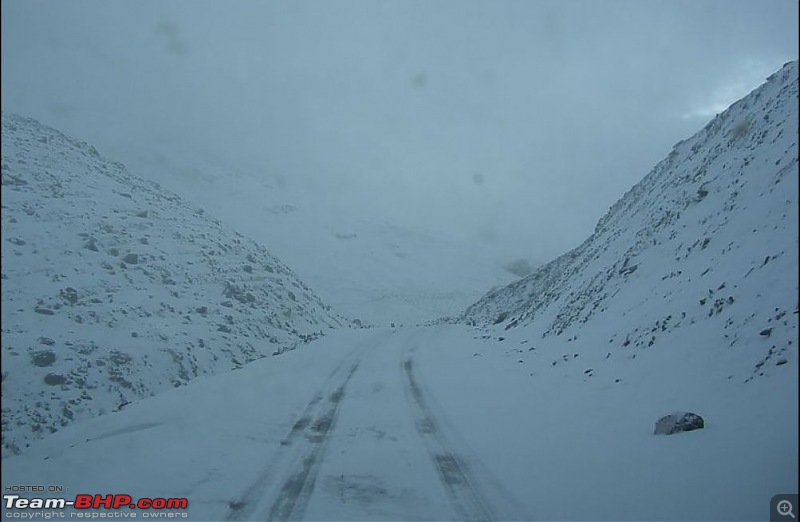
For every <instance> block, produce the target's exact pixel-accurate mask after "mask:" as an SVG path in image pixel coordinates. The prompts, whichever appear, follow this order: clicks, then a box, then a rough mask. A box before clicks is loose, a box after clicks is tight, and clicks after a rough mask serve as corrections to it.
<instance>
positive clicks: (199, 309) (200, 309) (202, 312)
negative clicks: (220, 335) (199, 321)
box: [195, 306, 208, 315]
mask: <svg viewBox="0 0 800 522" xmlns="http://www.w3.org/2000/svg"><path fill="white" fill-rule="evenodd" d="M195 312H197V313H198V314H200V315H206V314H207V313H208V307H207V306H198V307H197V308H195Z"/></svg>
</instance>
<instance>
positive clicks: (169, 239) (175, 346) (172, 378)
mask: <svg viewBox="0 0 800 522" xmlns="http://www.w3.org/2000/svg"><path fill="white" fill-rule="evenodd" d="M2 126H3V135H2V136H3V141H2V143H3V148H2V189H3V190H2V243H3V248H2V303H3V307H2V376H3V381H2V388H3V425H2V429H3V454H4V455H7V454H14V453H19V452H21V451H23V450H24V448H25V447H26V445H27V444H28V442H29V441H30V440H31V439H33V438H40V437H42V436H44V435H46V434H48V433H51V432H54V431H56V430H58V429H59V428H60V427H62V426H66V425H67V424H69V423H71V422H74V421H77V420H79V419H81V418H86V417H91V416H95V415H98V414H103V413H104V412H109V411H114V410H117V409H119V408H123V407H124V405H125V404H126V403H128V402H130V401H135V400H137V399H139V398H142V397H146V396H150V395H153V394H156V393H158V392H159V391H161V390H164V389H166V388H169V387H174V386H181V385H183V384H185V383H187V382H189V381H191V380H192V379H195V378H197V377H199V376H202V375H209V374H214V373H218V372H224V371H228V370H231V369H235V368H239V367H241V366H242V365H244V364H246V363H248V362H250V361H253V360H255V359H258V358H261V357H264V356H267V355H271V354H273V353H280V352H282V351H284V350H287V349H291V348H292V347H294V346H295V345H296V344H297V343H302V342H304V341H309V340H311V339H313V338H315V337H317V336H319V335H321V334H323V333H324V332H325V331H326V330H328V329H330V328H334V327H338V326H342V325H344V324H346V321H345V320H343V319H342V318H341V317H339V316H337V315H336V314H334V313H333V312H332V311H331V310H330V307H328V306H326V305H325V304H323V303H322V302H321V301H320V299H319V298H318V297H317V296H316V295H315V294H314V292H313V291H312V290H310V289H309V288H308V287H307V286H306V285H305V284H304V283H303V282H302V281H300V280H299V279H298V278H297V277H296V276H295V275H294V274H293V273H292V271H291V270H289V269H288V268H287V267H286V266H285V265H283V264H282V263H281V262H280V261H278V260H277V259H276V258H274V257H273V256H271V255H270V254H269V253H268V252H267V251H266V250H265V249H264V248H263V247H262V246H259V245H257V244H255V243H254V242H253V241H250V240H248V239H247V238H245V237H242V236H241V235H240V234H238V233H236V232H234V231H232V230H230V229H228V228H226V227H224V226H223V225H221V224H220V223H219V222H218V221H217V220H215V219H212V218H210V217H208V216H206V215H205V214H204V212H203V210H202V209H198V208H194V207H192V206H190V205H189V204H187V203H186V202H185V201H183V200H182V199H181V198H179V197H177V196H175V195H174V194H171V193H169V192H167V191H164V190H162V189H161V188H160V187H159V186H158V185H157V184H154V183H151V182H147V181H145V180H143V179H140V178H138V177H136V176H134V175H132V174H131V173H129V172H128V171H127V170H126V169H125V167H124V166H123V165H121V164H119V163H115V162H112V161H109V160H107V159H105V158H103V157H102V156H100V155H99V154H98V152H97V151H96V150H95V149H94V148H93V147H92V146H90V145H87V144H86V143H81V142H78V141H76V140H73V139H71V138H69V137H67V136H65V135H63V134H61V133H59V132H58V131H56V130H53V129H51V128H48V127H46V126H43V125H41V124H39V123H38V122H36V121H35V120H31V119H27V118H22V117H19V116H16V115H13V114H7V113H3V115H2Z"/></svg>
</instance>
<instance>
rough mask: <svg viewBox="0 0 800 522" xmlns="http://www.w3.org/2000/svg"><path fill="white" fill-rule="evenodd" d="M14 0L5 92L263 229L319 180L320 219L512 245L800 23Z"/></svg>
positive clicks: (575, 233) (730, 15)
mask: <svg viewBox="0 0 800 522" xmlns="http://www.w3.org/2000/svg"><path fill="white" fill-rule="evenodd" d="M2 9H3V12H2V15H3V16H2V19H3V32H2V38H3V50H2V52H3V60H2V67H3V69H2V71H3V75H2V77H3V89H2V96H3V98H2V103H3V108H4V109H5V110H10V111H13V112H16V113H19V114H24V115H28V116H32V117H35V118H37V119H39V120H40V121H42V122H43V123H45V124H50V125H53V126H55V127H57V128H59V129H60V130H63V131H65V132H69V133H70V134H71V135H74V136H76V137H78V138H80V139H83V140H86V141H90V142H91V143H93V144H94V145H95V146H96V147H98V149H99V150H100V151H101V152H102V153H104V154H107V155H109V156H110V157H114V158H116V159H118V160H119V161H122V162H124V163H125V164H126V165H128V166H129V167H131V168H133V169H134V170H135V171H136V172H138V173H139V174H141V175H143V176H145V177H148V178H151V179H154V180H157V181H159V182H161V183H163V184H164V185H165V186H166V187H169V188H170V189H172V190H174V191H177V192H178V193H180V194H182V195H184V196H185V197H188V198H190V199H192V200H193V201H195V202H197V203H200V204H201V205H202V206H204V207H206V208H207V210H208V211H210V212H212V213H214V214H215V215H216V216H218V217H220V218H224V219H226V221H228V222H230V223H231V224H232V225H234V226H235V227H237V229H239V230H241V231H243V232H247V233H248V234H250V235H252V236H253V237H256V239H263V240H264V241H268V240H271V239H272V238H271V237H270V236H269V235H268V234H267V233H263V234H256V233H254V232H258V228H257V226H256V225H254V224H253V223H258V222H260V221H262V220H264V219H267V218H268V217H269V216H268V215H267V214H265V213H264V211H263V209H262V208H261V206H260V205H259V204H258V203H259V202H261V201H263V200H274V199H281V200H285V201H286V202H287V203H289V204H294V205H298V203H305V202H309V203H308V204H309V205H310V206H312V207H313V208H314V211H313V215H314V217H315V218H316V220H317V221H318V222H328V221H330V220H331V219H337V216H339V215H340V214H342V213H345V214H352V215H354V216H355V217H356V218H357V219H366V220H369V221H372V222H381V223H383V222H387V223H389V224H391V225H392V226H401V227H415V228H422V229H423V231H424V232H426V233H429V234H433V235H434V236H435V237H437V238H439V237H449V238H451V239H463V240H467V241H468V242H470V243H471V248H472V249H473V251H475V252H476V255H479V256H482V257H487V256H488V257H489V258H491V259H493V260H494V262H495V263H496V264H498V265H505V264H506V263H509V262H513V261H514V260H515V259H518V258H525V259H529V260H530V261H531V262H532V263H533V264H534V265H538V264H541V263H544V262H546V261H547V260H549V259H551V258H553V257H555V256H557V255H559V254H560V253H562V252H564V251H566V250H568V249H570V248H572V247H574V245H576V244H577V243H579V242H580V241H581V240H582V239H583V238H584V237H586V235H587V234H589V233H590V232H591V230H592V227H593V226H594V223H595V222H596V220H597V219H598V218H599V217H600V216H601V215H603V214H604V213H605V211H606V210H607V209H608V208H609V207H610V206H611V204H613V203H614V201H616V199H617V198H618V197H619V196H620V195H621V194H622V193H623V192H624V191H625V190H626V189H627V188H628V187H629V186H631V185H632V184H633V183H635V182H636V181H638V179H639V177H640V173H641V172H645V171H647V170H648V169H649V168H650V167H651V166H652V165H654V164H655V163H656V162H657V161H659V160H660V158H662V157H663V156H664V155H665V154H666V153H668V152H669V150H670V148H671V147H672V145H673V144H674V143H675V142H676V141H678V140H680V139H682V138H683V137H685V136H687V135H689V134H691V133H693V132H694V131H695V130H696V129H697V128H698V127H700V126H702V125H704V124H705V123H706V122H707V121H708V120H709V119H710V118H711V117H713V116H714V114H716V113H718V112H720V111H721V110H723V109H724V108H725V107H727V105H729V104H730V103H732V102H733V101H735V100H736V99H738V98H740V97H741V96H744V95H745V94H747V93H748V92H749V91H750V90H752V89H753V88H755V87H756V86H757V85H759V84H760V83H761V82H763V80H764V78H766V76H768V75H769V74H771V73H772V72H773V71H774V70H776V69H777V68H778V67H780V65H782V64H783V63H785V62H787V61H789V60H791V59H795V58H796V57H797V41H798V32H797V24H796V20H797V3H796V2H793V1H791V0H771V1H770V2H768V3H767V4H763V3H762V2H758V1H747V0H736V1H730V0H724V1H713V0H705V1H702V2H695V1H688V0H685V1H684V0H680V1H675V2H667V3H665V2H655V1H616V2H591V1H581V0H570V1H566V2H565V1H547V0H545V1H530V2H514V1H499V2H475V1H469V0H468V1H460V0H458V1H437V2H424V1H416V0H409V1H398V2H392V1H379V2H373V1H364V0H342V1H337V2H318V1H299V2H291V3H282V2H260V1H248V0H243V1H237V2H234V3H232V4H231V3H229V2H218V1H213V0H205V1H203V0H201V1H177V2H169V3H163V2H157V1H147V0H146V1H144V2H111V3H98V2H93V1H85V0H79V1H73V2H68V3H47V2H39V1H33V2H27V1H25V2H20V1H14V0H11V1H5V2H3V4H2ZM298 206H302V205H298ZM308 229H309V227H308V226H305V225H304V226H300V227H299V229H298V230H297V234H298V235H300V236H302V235H303V234H307V233H310V232H309V231H308ZM352 248H359V247H358V246H355V247H352ZM360 251H361V252H362V253H363V255H369V250H368V249H360ZM277 253H278V255H280V256H282V257H283V258H284V259H286V260H287V261H289V259H288V258H287V256H290V255H292V252H291V249H283V248H281V249H280V250H278V251H277ZM301 275H304V276H308V275H311V274H303V273H301ZM489 284H490V285H491V284H495V281H490V282H489Z"/></svg>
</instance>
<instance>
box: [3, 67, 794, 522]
mask: <svg viewBox="0 0 800 522" xmlns="http://www.w3.org/2000/svg"><path fill="white" fill-rule="evenodd" d="M797 74H798V70H797V63H792V64H788V65H787V66H786V67H784V69H783V70H781V71H780V72H778V73H777V74H776V75H774V76H772V77H771V78H770V79H769V81H768V83H767V84H766V85H765V86H763V87H761V88H760V89H758V90H757V91H755V92H754V93H753V94H751V95H750V96H748V97H747V98H745V99H744V100H742V101H741V102H739V103H737V104H735V105H734V106H733V107H732V108H731V109H730V110H729V111H727V112H726V113H724V114H722V115H720V116H718V117H717V118H716V119H715V120H714V121H713V122H712V123H711V124H710V125H709V126H708V127H707V128H706V129H704V130H703V131H702V132H701V133H699V134H698V135H697V136H695V137H693V138H691V139H689V140H687V141H685V142H682V143H680V144H678V146H677V147H676V150H675V152H673V154H671V156H670V157H669V158H667V159H666V160H665V161H664V162H662V163H661V164H660V165H658V166H657V167H656V168H655V170H654V171H653V172H652V173H651V174H650V175H649V176H648V177H647V178H645V180H644V181H643V182H642V183H640V184H639V185H637V186H636V187H634V189H633V190H631V192H630V193H628V194H627V195H626V196H625V197H624V198H623V199H622V200H621V201H620V202H619V203H618V204H617V205H615V207H614V208H612V210H611V212H610V213H609V214H608V216H606V217H605V218H604V219H603V220H601V222H600V223H599V224H598V227H597V230H596V232H595V234H594V235H593V236H592V237H591V238H590V239H589V240H587V242H586V243H584V244H583V245H582V246H580V247H579V248H578V249H576V250H575V251H573V252H571V253H570V254H567V255H566V256H563V257H561V258H559V259H557V260H556V261H554V262H553V263H551V264H549V265H547V266H546V267H544V268H543V269H542V270H540V271H538V272H537V273H535V274H533V275H532V276H531V277H528V278H526V279H524V280H522V281H520V282H519V283H517V284H513V285H511V286H509V287H506V288H504V289H501V290H498V291H493V292H491V293H490V294H489V295H488V296H487V297H485V298H484V299H482V300H481V301H480V302H478V303H476V304H475V305H474V306H472V307H471V308H470V309H469V310H468V311H467V312H466V313H465V314H464V316H463V321H462V323H461V324H443V325H437V326H432V327H406V328H393V329H389V328H384V329H381V328H373V329H345V328H342V329H339V330H337V331H336V332H331V334H330V335H326V336H325V337H324V338H322V339H319V340H317V341H315V344H314V346H313V348H314V349H306V350H293V351H288V352H287V353H284V354H280V356H279V357H271V358H268V359H263V360H258V361H254V362H252V363H251V364H248V365H246V366H245V367H243V368H241V369H240V370H238V371H234V372H226V373H223V374H220V375H214V376H209V377H203V378H198V379H195V380H194V381H193V382H191V383H189V384H188V385H187V386H181V387H179V388H177V389H170V390H166V391H164V392H163V393H160V394H158V395H157V396H155V397H148V398H145V399H142V400H140V401H137V402H135V403H133V404H130V405H128V406H126V407H125V408H123V409H122V410H121V411H116V412H113V413H111V414H109V415H105V416H100V417H96V418H92V419H88V420H86V421H83V422H76V423H73V424H72V425H70V426H67V427H66V428H65V429H63V430H59V431H58V432H57V433H54V434H52V435H51V436H49V437H47V438H46V439H44V440H41V441H36V442H34V443H32V444H31V447H30V448H29V449H28V450H27V451H25V452H24V453H23V454H21V455H16V456H11V457H9V458H6V459H5V460H4V461H3V467H4V477H5V480H6V481H7V482H4V485H6V486H8V485H9V484H10V485H19V489H18V492H17V494H18V495H19V497H21V498H23V497H25V498H26V499H25V500H23V501H22V502H21V503H18V504H16V505H13V504H12V505H9V504H8V503H4V504H3V505H2V507H0V511H3V510H4V514H3V516H4V517H9V518H10V517H17V518H22V517H28V518H30V517H31V516H34V515H35V514H37V513H39V511H35V510H33V509H31V508H30V506H29V505H28V504H27V499H30V498H38V499H42V498H48V497H60V496H61V494H60V493H58V494H55V493H53V494H51V493H49V492H37V491H35V490H30V489H25V487H24V486H23V485H29V484H33V485H36V484H39V485H54V486H60V487H63V488H67V490H66V492H65V493H64V494H63V495H64V498H65V499H68V500H69V499H72V498H74V496H75V495H76V494H78V493H81V494H86V495H103V496H105V495H128V496H129V498H130V504H128V503H127V502H126V503H125V505H123V506H122V507H119V508H117V509H113V508H112V509H105V508H103V507H98V508H97V509H94V508H92V509H86V510H80V511H82V512H81V515H83V516H101V515H102V516H113V517H118V518H122V517H123V516H126V517H127V516H132V515H137V516H142V517H143V518H144V516H145V515H147V516H160V517H165V516H174V517H175V518H178V517H184V516H185V518H189V519H192V520H229V521H234V520H287V519H288V520H766V519H769V517H770V512H769V509H770V499H771V498H772V496H773V495H775V494H778V493H789V492H794V491H797V488H798V444H797V440H798V372H797V362H798V349H797V346H798V338H797V319H798V316H797V292H798V279H797V271H796V269H797V262H798V243H797V240H798V237H797V232H798V213H797V212H798V208H797V190H798V171H797V119H798V102H797ZM4 161H5V159H4ZM12 173H13V172H12ZM4 179H5V167H4ZM9 179H14V178H9ZM130 219H133V218H130ZM23 246H24V245H23ZM126 270H130V267H129V268H127V269H126ZM70 295H71V293H70ZM4 299H5V298H4ZM62 300H63V299H62ZM5 303H6V301H5V300H4V304H5ZM47 304H48V303H42V304H37V303H35V305H36V306H45V305H47ZM193 306H194V305H193ZM54 308H55V307H54V306H53V309H54ZM48 309H50V308H48ZM65 309H66V310H70V308H69V305H68V304H65V305H64V306H62V308H61V309H59V311H58V313H56V312H54V316H47V317H45V319H47V318H49V317H60V316H61V313H63V311H64V310H65ZM176 319H177V320H178V321H180V320H181V319H180V317H178V318H176ZM4 321H5V319H4ZM464 323H471V324H469V325H468V324H464ZM4 324H5V323H4ZM4 327H5V326H4ZM7 357H8V356H7V355H6V354H5V353H4V355H3V358H4V361H5V360H6V358H7ZM109 359H110V357H109ZM106 366H108V364H106ZM6 385H7V384H6V383H4V386H6ZM678 410H683V411H690V412H693V413H696V414H697V415H700V416H702V417H703V419H704V428H703V429H699V430H694V431H691V432H686V433H678V434H674V435H671V436H661V435H655V434H654V426H655V425H656V422H657V421H658V419H659V418H661V417H662V416H664V415H667V414H670V413H672V412H674V411H678ZM118 498H119V497H118ZM123 498H125V497H123ZM142 498H162V499H166V498H170V499H178V500H180V501H185V504H182V505H181V506H179V507H176V508H175V509H172V510H153V509H149V508H147V509H145V508H144V507H142V506H139V505H137V503H138V499H142ZM18 500H19V499H18ZM140 507H142V509H139V508H140ZM54 511H56V512H57V513H58V515H56V516H59V515H62V514H65V513H64V512H65V511H78V509H76V508H75V507H74V506H71V507H70V506H66V507H65V508H64V509H60V508H59V509H55V510H54ZM45 513H48V511H47V510H41V514H42V517H44V514H45ZM37 516H38V515H37Z"/></svg>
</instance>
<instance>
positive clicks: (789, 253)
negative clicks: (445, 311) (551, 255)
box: [461, 62, 798, 357]
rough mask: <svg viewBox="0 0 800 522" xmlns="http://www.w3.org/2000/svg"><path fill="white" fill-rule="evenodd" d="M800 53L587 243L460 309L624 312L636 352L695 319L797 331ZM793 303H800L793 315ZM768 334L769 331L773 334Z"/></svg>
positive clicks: (539, 325) (597, 318) (676, 152)
mask: <svg viewBox="0 0 800 522" xmlns="http://www.w3.org/2000/svg"><path fill="white" fill-rule="evenodd" d="M797 105H798V101H797V62H792V63H788V64H786V65H785V66H784V67H783V69H782V70H780V71H779V72H777V73H776V74H774V75H773V76H771V77H770V78H769V79H768V81H767V82H766V83H765V84H764V85H763V86H761V87H759V88H758V89H756V90H755V91H753V93H751V94H750V95H748V96H747V97H745V98H743V99H742V100H740V101H739V102H737V103H735V104H733V105H732V106H731V107H730V108H729V109H728V110H726V111H725V112H723V113H722V114H719V115H718V116H717V117H716V118H714V120H713V121H711V122H710V123H709V124H708V125H707V126H706V127H705V128H704V129H703V130H702V131H700V132H699V133H697V134H696V135H695V136H693V137H691V138H690V139H688V140H685V141H682V142H680V143H678V144H677V145H676V146H675V148H674V149H673V151H672V152H671V153H670V154H669V156H668V157H667V158H665V159H664V160H663V161H662V162H660V163H659V164H658V165H657V166H656V167H655V168H654V169H653V171H652V172H650V174H648V175H647V176H646V177H645V178H644V179H643V180H642V181H641V182H640V183H638V184H637V185H636V186H634V187H633V188H632V189H631V190H630V191H629V192H628V193H626V194H625V195H624V196H623V197H622V199H620V200H619V201H618V202H617V203H616V204H615V205H614V206H613V207H612V208H611V209H610V210H609V212H608V214H606V215H605V216H604V217H603V218H602V219H601V220H600V222H599V223H598V224H597V227H596V229H595V231H594V233H593V234H592V236H590V237H589V238H588V239H587V240H586V241H585V242H584V243H583V244H581V245H580V246H579V247H578V248H576V249H574V250H572V251H571V252H568V253H567V254H564V255H563V256H561V257H559V258H557V259H555V260H554V261H552V262H550V263H548V264H547V265H545V266H544V267H542V268H541V269H539V270H537V271H536V272H534V273H533V274H531V275H530V276H528V277H526V278H524V279H522V280H520V281H518V282H515V283H512V284H511V285H509V286H507V287H505V288H502V289H499V290H496V291H493V292H491V293H489V294H488V295H486V296H485V297H484V298H482V299H481V300H479V301H478V302H477V303H475V304H473V305H472V306H470V307H469V308H468V309H467V310H466V312H465V313H464V314H463V316H462V317H461V319H462V320H464V321H466V322H469V323H474V324H497V325H498V327H503V328H505V329H508V328H513V327H517V326H523V325H534V327H535V328H536V329H537V330H538V331H540V333H541V335H542V336H543V337H547V336H551V335H566V336H567V337H571V336H573V335H576V334H577V333H578V332H580V331H581V329H583V328H584V325H585V324H588V323H591V322H605V321H607V322H613V323H614V324H616V325H617V332H616V334H615V336H614V338H613V339H610V340H609V342H610V345H613V346H615V347H617V346H625V347H629V349H630V350H633V349H635V348H647V347H649V346H652V345H654V344H656V343H658V342H659V338H660V337H661V336H662V335H663V332H667V331H671V330H673V329H676V328H680V327H687V326H689V325H693V324H695V323H703V324H705V325H706V326H704V327H706V328H710V329H714V330H715V331H717V332H719V334H720V336H722V337H723V338H724V339H725V341H724V342H725V343H726V344H729V345H734V344H736V343H737V342H742V341H746V342H749V340H750V339H752V338H753V337H755V338H756V339H758V338H759V336H758V334H759V332H761V331H762V330H765V329H771V330H769V331H770V334H769V342H768V343H765V344H766V346H767V348H768V350H767V351H765V352H764V353H763V354H762V355H763V356H767V357H778V356H780V354H781V353H783V352H784V351H785V350H787V348H788V347H789V345H790V344H791V343H792V339H795V338H796V335H797V331H796V326H797V315H796V314H797V291H798V282H797V263H798V252H797V250H798V242H797V239H798V201H797V187H798V169H797V137H798V134H797V121H798V112H797V110H798V109H797ZM793 314H794V315H793ZM763 337H766V334H765V335H764V336H762V338H763Z"/></svg>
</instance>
